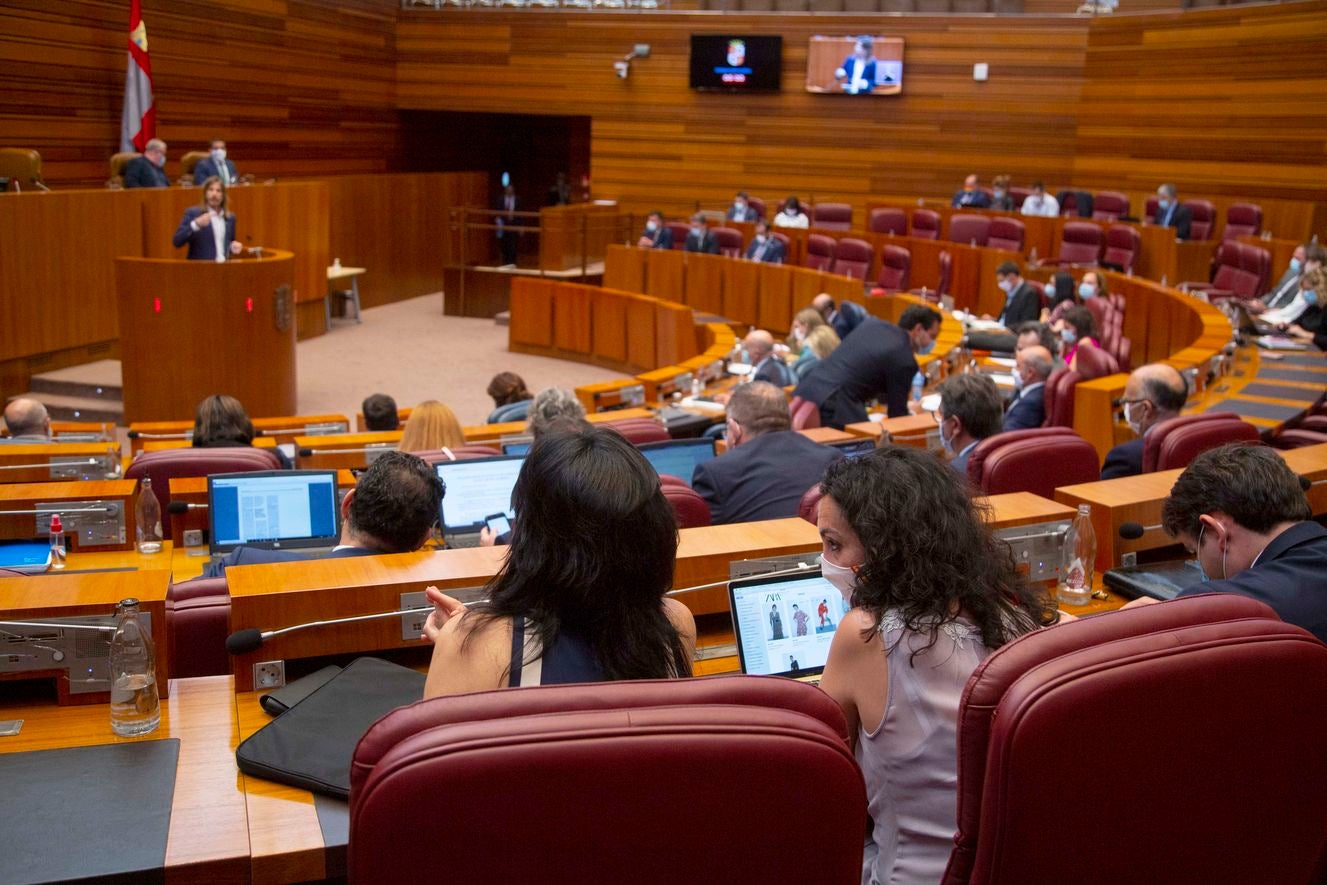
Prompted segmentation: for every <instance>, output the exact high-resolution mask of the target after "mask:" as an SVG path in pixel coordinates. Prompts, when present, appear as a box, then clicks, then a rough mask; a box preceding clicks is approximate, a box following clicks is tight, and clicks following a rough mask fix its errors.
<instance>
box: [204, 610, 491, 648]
mask: <svg viewBox="0 0 1327 885" xmlns="http://www.w3.org/2000/svg"><path fill="white" fill-rule="evenodd" d="M466 604H467V605H469V604H470V603H466ZM431 611H433V606H431V605H430V606H426V607H424V608H405V609H401V610H399V611H394V612H378V613H377V614H372V615H356V616H354V617H351V618H334V619H332V620H330V621H309V622H308V623H307V624H295V625H293V626H290V627H282V628H281V629H280V630H258V629H256V628H253V627H250V628H249V629H247V630H237V631H236V632H234V633H232V634H230V635H229V636H227V637H226V651H227V652H229V653H230V654H232V655H247V654H248V653H249V652H251V651H257V650H258V649H260V648H262V646H263V643H264V642H266V641H267V640H269V639H271V638H272V637H273V636H280V635H282V634H283V633H295V632H297V631H299V630H308V629H310V628H312V627H330V626H332V625H334V624H353V623H355V622H357V621H374V620H377V619H379V618H399V617H402V616H404V615H424V614H428V613H429V612H431Z"/></svg>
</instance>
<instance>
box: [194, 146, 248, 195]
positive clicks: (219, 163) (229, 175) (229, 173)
mask: <svg viewBox="0 0 1327 885" xmlns="http://www.w3.org/2000/svg"><path fill="white" fill-rule="evenodd" d="M213 175H215V176H216V177H217V178H219V179H221V183H222V184H224V185H225V186H226V187H230V186H231V185H232V184H234V183H235V182H237V181H239V179H240V174H239V173H238V172H236V171H235V163H234V162H232V161H231V160H227V159H226V143H225V142H224V141H222V140H221V139H219V138H214V139H212V144H211V145H210V146H209V148H208V152H207V156H206V157H204V158H203V159H201V160H199V161H198V164H197V165H196V166H194V184H202V183H203V182H205V181H207V180H208V179H209V178H211V177H212V176H213Z"/></svg>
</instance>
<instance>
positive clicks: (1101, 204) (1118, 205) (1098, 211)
mask: <svg viewBox="0 0 1327 885" xmlns="http://www.w3.org/2000/svg"><path fill="white" fill-rule="evenodd" d="M1128 214H1129V196H1128V194H1122V193H1120V192H1119V191H1097V196H1096V198H1095V199H1094V200H1093V201H1092V217H1093V218H1095V219H1097V220H1098V221H1114V220H1115V219H1117V218H1123V217H1125V216H1126V215H1128Z"/></svg>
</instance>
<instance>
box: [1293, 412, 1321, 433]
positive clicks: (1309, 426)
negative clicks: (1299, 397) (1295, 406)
mask: <svg viewBox="0 0 1327 885" xmlns="http://www.w3.org/2000/svg"><path fill="white" fill-rule="evenodd" d="M1296 427H1297V428H1298V429H1299V430H1312V431H1314V432H1315V433H1327V415H1322V414H1310V415H1308V416H1307V417H1305V418H1304V419H1303V420H1302V421H1300V422H1299V424H1298V425H1296Z"/></svg>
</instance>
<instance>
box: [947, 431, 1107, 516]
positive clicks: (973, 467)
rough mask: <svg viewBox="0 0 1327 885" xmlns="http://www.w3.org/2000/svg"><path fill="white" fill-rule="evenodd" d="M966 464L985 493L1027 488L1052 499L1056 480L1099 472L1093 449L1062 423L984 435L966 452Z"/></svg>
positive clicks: (1063, 481)
mask: <svg viewBox="0 0 1327 885" xmlns="http://www.w3.org/2000/svg"><path fill="white" fill-rule="evenodd" d="M1083 446H1086V447H1087V449H1086V451H1088V452H1091V457H1087V456H1086V454H1085V451H1084V449H1083ZM1089 461H1090V462H1091V464H1090V466H1089V465H1088V464H1087V462H1089ZM967 469H968V479H970V480H971V481H972V484H973V486H975V487H977V488H980V489H981V490H982V491H983V492H984V493H985V494H988V495H1000V494H1004V493H1006V492H1033V493H1034V494H1037V495H1044V496H1049V497H1050V498H1052V499H1054V497H1055V489H1056V488H1058V487H1059V486H1062V485H1073V484H1074V483H1079V482H1093V481H1095V480H1096V479H1098V478H1099V475H1100V467H1099V461H1098V460H1097V454H1096V449H1093V448H1092V446H1091V444H1090V443H1088V442H1087V440H1085V439H1083V438H1082V437H1080V436H1079V435H1078V434H1076V433H1074V431H1073V430H1072V429H1070V428H1067V427H1034V428H1031V429H1029V430H1010V431H1008V432H1006V433H997V434H995V435H994V436H988V437H987V438H986V439H984V440H982V441H981V442H979V443H977V446H976V448H974V449H973V450H972V452H971V454H969V455H968V465H967Z"/></svg>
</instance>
